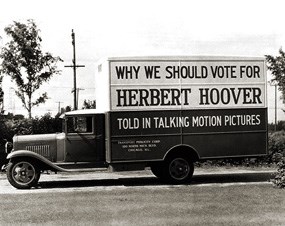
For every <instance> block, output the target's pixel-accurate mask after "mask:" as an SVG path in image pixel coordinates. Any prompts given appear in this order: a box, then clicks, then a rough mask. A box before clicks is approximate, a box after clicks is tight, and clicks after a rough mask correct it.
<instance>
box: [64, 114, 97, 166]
mask: <svg viewBox="0 0 285 226" xmlns="http://www.w3.org/2000/svg"><path fill="white" fill-rule="evenodd" d="M65 150H66V152H65V162H95V161H96V133H95V118H94V116H90V115H89V116H88V115H87V116H86V115H80V116H68V117H67V118H66V142H65Z"/></svg>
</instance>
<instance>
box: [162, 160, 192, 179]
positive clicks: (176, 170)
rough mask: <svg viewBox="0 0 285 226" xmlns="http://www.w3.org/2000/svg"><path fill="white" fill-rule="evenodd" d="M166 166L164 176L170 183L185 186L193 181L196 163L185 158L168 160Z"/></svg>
mask: <svg viewBox="0 0 285 226" xmlns="http://www.w3.org/2000/svg"><path fill="white" fill-rule="evenodd" d="M165 163H166V164H165V166H164V176H165V178H164V179H166V180H167V181H168V182H170V183H174V184H183V183H187V182H189V181H190V180H191V178H192V176H193V172H194V163H193V162H192V161H191V160H190V159H189V158H187V157H185V156H183V155H182V156H175V157H171V158H168V159H167V160H166V162H165Z"/></svg>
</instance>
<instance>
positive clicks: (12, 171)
mask: <svg viewBox="0 0 285 226" xmlns="http://www.w3.org/2000/svg"><path fill="white" fill-rule="evenodd" d="M7 178H8V181H9V182H10V184H11V185H12V186H13V187H15V188H18V189H29V188H31V187H33V186H36V185H37V183H38V181H39V179H40V170H39V169H38V168H37V166H36V164H35V163H34V161H32V160H26V159H17V160H13V161H11V162H9V164H8V167H7Z"/></svg>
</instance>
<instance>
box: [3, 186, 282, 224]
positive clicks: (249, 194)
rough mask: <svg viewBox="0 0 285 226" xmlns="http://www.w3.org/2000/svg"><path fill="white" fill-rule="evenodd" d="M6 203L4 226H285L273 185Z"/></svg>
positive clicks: (105, 192)
mask: <svg viewBox="0 0 285 226" xmlns="http://www.w3.org/2000/svg"><path fill="white" fill-rule="evenodd" d="M0 198H1V205H0V225H7V224H11V225H23V224H24V225H25V224H34V225H39V224H46V225H78V224H79V225H266V226H268V225H285V190H284V189H283V190H281V189H276V188H273V187H272V185H269V184H260V185H231V186H217V185H214V186H193V185H192V186H191V185H183V186H136V187H132V186H129V187H128V186H115V187H111V188H106V189H102V188H101V189H97V188H96V187H95V188H94V190H92V191H86V192H85V191H84V192H82V191H81V192H79V191H74V192H55V193H35V194H32V191H31V193H29V194H17V195H15V194H13V195H10V194H9V195H4V194H3V195H1V196H0Z"/></svg>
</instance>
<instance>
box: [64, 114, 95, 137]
mask: <svg viewBox="0 0 285 226" xmlns="http://www.w3.org/2000/svg"><path fill="white" fill-rule="evenodd" d="M66 126H67V133H91V132H92V117H91V116H80V117H68V118H67V124H66Z"/></svg>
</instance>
